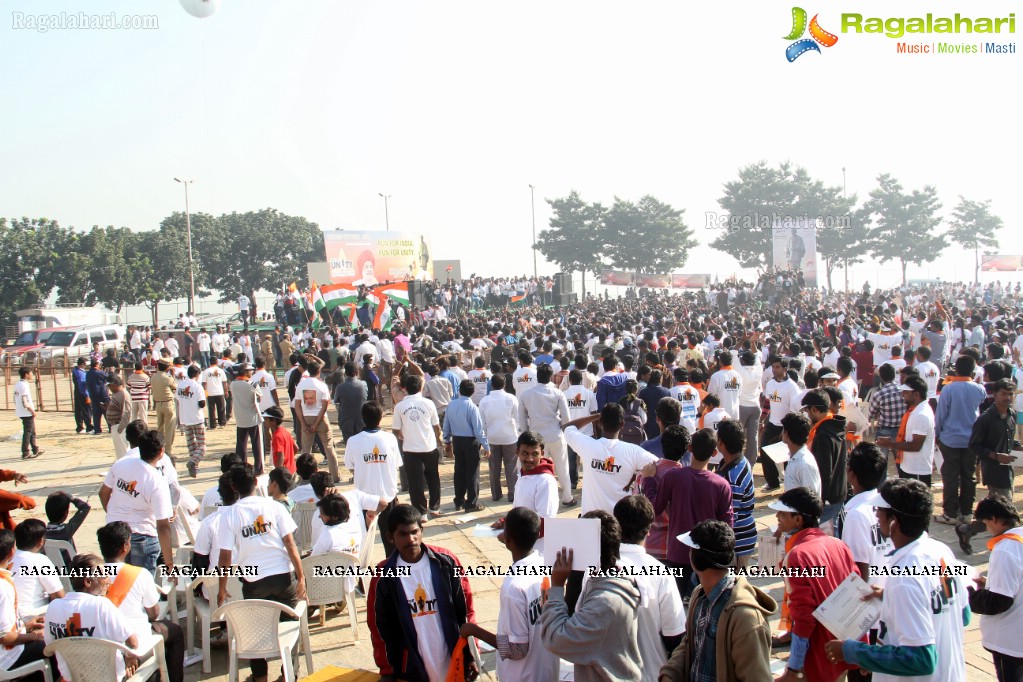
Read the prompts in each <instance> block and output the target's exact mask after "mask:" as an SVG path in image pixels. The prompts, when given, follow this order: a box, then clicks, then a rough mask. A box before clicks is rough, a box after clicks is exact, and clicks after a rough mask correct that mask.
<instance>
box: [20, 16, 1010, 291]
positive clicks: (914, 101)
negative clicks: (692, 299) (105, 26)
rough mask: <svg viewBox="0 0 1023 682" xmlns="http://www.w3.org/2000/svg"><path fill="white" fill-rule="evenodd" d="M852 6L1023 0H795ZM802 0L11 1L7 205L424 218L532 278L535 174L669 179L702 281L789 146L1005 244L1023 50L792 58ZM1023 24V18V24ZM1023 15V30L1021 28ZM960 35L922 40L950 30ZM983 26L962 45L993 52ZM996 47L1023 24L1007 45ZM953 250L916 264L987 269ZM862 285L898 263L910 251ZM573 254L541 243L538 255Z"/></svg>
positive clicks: (627, 187)
mask: <svg viewBox="0 0 1023 682" xmlns="http://www.w3.org/2000/svg"><path fill="white" fill-rule="evenodd" d="M801 4H802V6H803V7H805V8H806V9H807V11H808V12H809V13H810V15H811V16H812V15H813V14H814V13H815V12H817V11H820V23H821V25H822V26H823V27H824V28H825V29H827V30H829V31H832V32H838V30H839V24H840V19H839V15H840V14H841V13H842V12H853V11H855V12H859V13H862V14H864V15H877V16H882V17H888V16H900V15H904V16H913V15H921V14H923V13H924V12H926V11H927V9H929V10H930V11H932V12H935V13H947V14H950V13H954V12H956V11H959V12H962V13H964V14H965V15H970V16H1005V15H1006V14H1007V12H1008V11H1009V10H1010V9H1011V7H1012V5H1010V4H1008V3H995V2H966V1H965V0H963V1H962V2H958V3H956V2H945V3H941V6H940V9H939V8H938V6H937V5H935V7H933V8H932V7H930V6H928V7H927V9H922V8H921V7H922V6H921V5H920V4H919V3H910V2H905V1H900V2H856V3H853V2H851V1H846V2H842V1H840V2H838V3H836V2H828V3H826V4H825V3H821V2H817V6H816V7H814V6H813V5H810V4H808V3H805V2H804V3H801ZM791 7H792V4H791V3H788V2H767V3H764V2H745V1H742V0H739V1H736V2H732V3H727V4H722V3H684V2H681V1H680V0H676V1H674V2H663V1H661V0H649V1H646V2H640V3H620V2H614V3H612V2H594V1H592V0H588V1H586V2H582V1H579V0H559V1H557V2H535V1H531V0H525V1H523V2H517V3H481V2H469V1H437V0H418V1H412V0H391V1H389V2H386V3H382V2H364V1H361V0H359V1H355V0H353V1H345V2H327V1H316V0H308V1H306V2H302V3H285V2H270V1H269V0H223V2H222V4H221V6H220V8H219V11H217V12H216V13H215V14H214V15H213V16H212V17H210V18H207V19H195V18H193V17H191V16H189V15H188V14H186V12H185V11H184V10H183V9H182V8H181V7H180V6H179V4H178V3H177V2H175V1H172V0H165V1H164V2H160V3H156V2H150V3H145V2H131V3H129V2H112V1H105V0H94V1H91V2H89V3H79V4H78V6H77V7H76V6H74V5H71V4H70V3H67V2H55V1H45V0H34V1H32V2H27V1H14V2H11V1H8V2H4V3H3V9H2V10H0V58H2V63H3V64H4V67H3V68H2V70H0V91H2V92H3V93H4V95H5V97H4V109H3V114H2V117H3V121H4V130H5V135H4V138H5V140H4V154H3V157H4V160H5V163H3V164H2V166H0V214H2V215H6V216H46V217H50V218H55V219H58V220H59V221H61V223H63V224H65V225H74V226H76V227H79V228H85V227H89V226H92V225H93V224H100V225H106V224H113V225H118V226H120V225H126V226H129V227H132V228H136V229H152V228H155V227H156V226H157V225H158V224H159V222H160V220H161V219H162V218H163V217H165V216H166V215H168V214H169V213H170V212H172V211H175V210H181V209H182V207H183V197H182V190H181V186H180V185H178V184H176V183H174V182H173V180H172V177H173V176H178V177H182V176H187V177H191V178H194V179H195V181H196V182H195V185H194V186H193V190H192V192H191V207H192V210H193V211H206V212H209V213H213V214H219V213H222V212H230V211H247V210H255V209H259V208H263V207H267V206H271V207H274V208H277V209H280V210H282V211H284V212H286V213H290V214H296V215H302V216H305V217H307V218H309V219H310V220H313V221H315V222H317V223H318V224H319V225H320V226H321V227H322V228H324V229H338V228H344V229H358V230H366V229H383V228H384V207H383V200H382V199H381V198H380V197H379V196H378V193H379V192H383V193H385V194H390V195H392V198H391V200H390V217H391V228H392V229H393V230H406V231H412V232H423V233H425V234H427V235H428V236H429V239H430V240H431V242H432V247H433V248H432V251H433V254H434V256H435V257H436V258H461V260H462V263H463V272H465V273H469V272H473V271H476V272H480V273H484V272H486V273H493V274H501V275H504V274H516V273H523V272H531V271H532V252H531V251H530V248H529V245H530V243H531V237H530V230H531V214H530V192H529V187H528V185H529V184H530V183H532V184H534V185H535V186H536V188H537V201H536V217H537V225H538V227H539V228H541V229H542V227H543V226H544V225H545V224H546V222H547V218H548V216H549V211H548V206H547V204H546V203H545V202H544V201H543V197H555V196H562V195H564V194H566V193H567V192H569V191H570V190H571V189H576V190H578V191H580V192H581V193H582V195H583V197H584V198H585V199H587V200H599V201H602V202H605V203H610V202H612V201H613V199H614V197H615V195H618V196H621V197H625V198H630V199H635V198H638V197H639V196H641V195H643V194H646V193H650V194H653V195H655V196H657V197H658V198H659V199H661V200H664V201H667V202H670V203H672V204H673V205H675V206H676V207H678V208H684V209H685V210H686V216H687V218H688V222H689V223H690V225H691V226H693V227H694V228H695V231H696V234H697V238H698V239H699V240H700V242H701V246H700V247H699V248H698V249H696V250H695V251H694V252H693V254H692V256H691V258H690V262H689V263H688V264H687V266H686V268H685V271H687V272H709V273H711V274H712V275H713V274H719V275H720V276H721V277H724V276H726V275H727V274H730V273H731V272H733V271H734V270H735V268H736V265H735V263H734V261H732V260H731V259H730V258H729V257H727V256H725V255H723V254H721V253H720V252H717V251H715V250H713V249H710V248H709V247H707V246H706V245H707V243H709V242H710V241H711V240H712V239H713V237H714V234H715V233H714V232H713V231H709V230H706V229H704V227H703V226H704V214H705V212H707V211H714V210H717V209H718V205H717V199H718V198H719V197H720V196H721V193H722V192H721V187H722V184H723V183H724V182H726V181H728V180H731V179H733V178H734V177H735V176H736V174H737V171H738V169H739V167H740V166H742V165H745V164H747V163H751V162H755V161H758V160H761V159H763V160H767V161H768V162H770V163H772V164H775V163H777V162H779V161H782V160H785V159H788V160H790V161H792V162H793V163H795V164H799V165H803V166H805V167H806V168H807V169H808V170H809V171H810V172H811V173H812V174H814V175H815V176H816V177H818V178H820V179H822V180H825V181H827V182H829V183H832V184H834V185H839V186H840V185H841V183H842V168H843V166H844V167H845V168H846V169H847V187H848V192H849V193H857V194H859V196H860V197H861V198H862V197H864V196H865V195H866V193H867V192H869V190H870V189H872V188H873V187H874V186H875V181H874V179H875V178H876V176H877V175H878V173H880V172H890V173H892V174H894V175H895V176H896V177H897V178H898V179H900V180H901V181H902V182H903V184H904V185H905V186H906V187H907V188H910V189H912V188H917V187H921V186H923V185H925V184H934V185H935V186H936V187H937V188H938V191H939V193H940V196H941V197H942V199H943V201H944V203H945V207H946V213H949V212H950V211H951V209H952V207H953V206H954V204H955V203H956V200H957V195H959V194H963V195H965V196H967V197H969V198H974V199H991V200H992V201H993V209H994V210H995V212H997V213H998V214H999V215H1001V216H1002V218H1003V219H1004V221H1005V223H1006V229H1005V230H1004V231H1003V233H1002V235H1001V239H1002V244H1003V248H1002V252H1003V253H1023V234H1021V232H1020V230H1019V229H1018V227H1019V225H1020V223H1021V218H1023V209H1021V207H1020V205H1019V202H1018V195H1019V172H1018V167H1017V165H1016V164H1017V163H1018V159H1019V157H1020V136H1019V133H1018V123H1019V108H1018V105H1017V104H1016V103H1017V102H1018V99H1017V98H1016V96H1013V95H1012V94H1011V93H1012V92H1015V91H1016V90H1018V84H1019V82H1020V76H1021V75H1023V70H1021V65H1023V62H1021V55H1020V54H1018V52H1019V51H1018V50H1017V54H1010V55H986V54H976V55H965V56H964V55H899V54H896V43H897V42H898V41H896V40H892V39H889V38H886V37H884V36H878V35H856V34H852V33H845V34H843V33H839V34H838V35H839V42H838V44H837V45H836V46H835V47H832V48H830V49H824V51H823V52H824V53H823V54H816V53H810V54H806V55H804V56H802V57H800V58H799V59H798V60H797V61H796V62H795V63H792V64H790V63H788V62H787V61H786V60H785V57H784V51H785V47H786V46H787V45H788V44H789V42H788V41H786V40H784V39H783V36H785V35H787V34H788V32H789V30H790V29H791ZM79 8H80V9H81V10H82V11H84V12H88V13H90V14H94V13H108V12H111V11H112V12H115V13H117V14H119V15H124V14H149V15H154V16H156V17H157V18H158V22H159V28H158V29H155V30H129V31H113V30H85V31H83V30H54V31H48V32H45V33H43V32H37V31H33V30H27V29H18V30H15V29H14V24H15V22H16V21H17V19H16V17H15V14H14V13H16V12H24V13H26V14H33V15H35V14H40V13H60V12H61V11H66V12H77V11H78V9H79ZM1020 21H1021V22H1023V18H1021V19H1020ZM1021 26H1023V23H1021ZM940 37H942V36H924V37H923V38H922V39H923V40H924V41H926V42H929V43H930V42H934V41H935V40H937V39H938V38H940ZM980 38H982V36H977V35H974V36H959V37H956V36H951V37H950V40H952V41H957V42H958V41H966V42H971V43H978V42H980ZM1000 38H1001V42H1008V41H1013V42H1014V41H1015V40H1016V36H1015V35H1008V36H1000ZM966 260H967V259H965V258H964V257H963V256H962V254H959V253H956V252H955V251H952V250H950V251H949V252H948V255H946V256H945V257H944V258H943V259H942V260H941V261H939V262H938V263H937V264H935V265H931V266H929V267H925V268H923V269H918V270H915V271H914V270H911V276H914V275H916V276H928V275H930V276H943V277H945V278H946V279H947V278H951V277H953V276H958V277H959V278H960V279H966V278H968V277H969V278H972V260H970V262H969V263H967V262H966ZM884 267H885V268H886V270H883V271H880V272H879V271H878V268H879V266H877V265H874V264H871V265H869V266H865V267H863V268H862V269H861V270H860V271H859V272H857V274H856V275H855V276H854V280H855V282H856V285H857V286H861V285H862V281H863V279H864V277H870V278H871V280H875V279H876V278H878V277H880V281H881V282H882V283H884V282H886V281H889V282H890V281H891V280H892V279H893V277H894V276H895V274H896V270H897V268H896V264H895V263H889V264H887V265H886V266H884ZM554 270H555V268H554V266H552V265H548V264H545V263H544V262H543V261H542V260H541V265H540V271H541V273H551V272H553V271H554Z"/></svg>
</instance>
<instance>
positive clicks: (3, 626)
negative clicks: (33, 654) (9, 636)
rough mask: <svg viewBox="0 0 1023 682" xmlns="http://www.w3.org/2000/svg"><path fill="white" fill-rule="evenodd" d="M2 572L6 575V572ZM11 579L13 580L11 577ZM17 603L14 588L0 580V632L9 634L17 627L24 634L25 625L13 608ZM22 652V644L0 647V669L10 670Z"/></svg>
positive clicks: (23, 646) (23, 647) (23, 648)
mask: <svg viewBox="0 0 1023 682" xmlns="http://www.w3.org/2000/svg"><path fill="white" fill-rule="evenodd" d="M0 571H3V569H0ZM3 572H4V573H6V571H3ZM11 577H12V578H13V576H11ZM17 601H18V599H17V598H16V597H15V588H14V586H13V585H11V584H10V583H9V582H7V581H6V580H4V579H3V578H0V632H10V631H11V630H12V629H14V627H15V626H17V628H18V632H19V633H24V632H25V625H24V624H23V623H22V621H21V618H20V616H19V615H18V612H17V611H16V610H15V608H14V604H15V602H17ZM18 606H19V607H20V606H21V604H20V603H19V604H18ZM24 650H25V645H24V644H15V645H14V646H12V647H11V648H10V649H8V648H7V647H0V668H2V669H3V670H10V669H11V666H12V665H14V663H15V661H17V660H18V658H20V657H21V652H22V651H24Z"/></svg>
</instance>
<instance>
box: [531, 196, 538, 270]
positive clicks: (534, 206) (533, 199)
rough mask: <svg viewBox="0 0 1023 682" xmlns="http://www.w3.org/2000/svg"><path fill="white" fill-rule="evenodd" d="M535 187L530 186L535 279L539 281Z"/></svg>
mask: <svg viewBox="0 0 1023 682" xmlns="http://www.w3.org/2000/svg"><path fill="white" fill-rule="evenodd" d="M535 190H536V188H535V187H533V186H532V185H530V186H529V205H530V207H531V209H532V211H533V279H539V277H538V275H537V269H536V195H535V193H534V191H535Z"/></svg>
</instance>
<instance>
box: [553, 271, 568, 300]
mask: <svg viewBox="0 0 1023 682" xmlns="http://www.w3.org/2000/svg"><path fill="white" fill-rule="evenodd" d="M553 293H554V295H555V296H557V295H558V294H570V293H572V275H571V274H568V273H564V272H556V273H554V292H553Z"/></svg>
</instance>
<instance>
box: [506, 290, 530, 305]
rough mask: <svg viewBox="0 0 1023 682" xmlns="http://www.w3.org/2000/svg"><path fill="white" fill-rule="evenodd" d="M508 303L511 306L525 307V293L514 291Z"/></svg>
mask: <svg viewBox="0 0 1023 682" xmlns="http://www.w3.org/2000/svg"><path fill="white" fill-rule="evenodd" d="M508 302H509V303H510V304H511V305H526V294H525V292H522V291H516V292H515V293H514V294H512V295H511V298H509V299H508Z"/></svg>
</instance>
